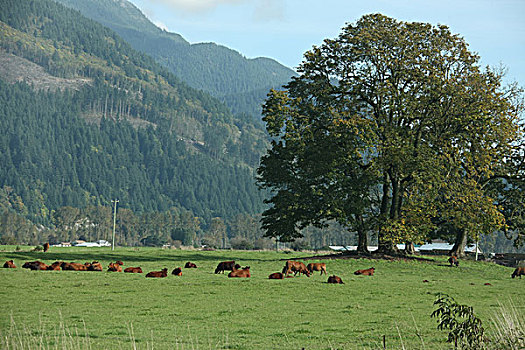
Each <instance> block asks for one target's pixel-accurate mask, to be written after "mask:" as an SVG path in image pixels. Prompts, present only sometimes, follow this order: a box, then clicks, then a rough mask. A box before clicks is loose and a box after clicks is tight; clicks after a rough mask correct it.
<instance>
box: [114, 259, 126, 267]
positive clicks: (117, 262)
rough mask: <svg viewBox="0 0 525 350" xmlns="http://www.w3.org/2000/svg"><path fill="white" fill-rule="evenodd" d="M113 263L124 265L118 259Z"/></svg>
mask: <svg viewBox="0 0 525 350" xmlns="http://www.w3.org/2000/svg"><path fill="white" fill-rule="evenodd" d="M115 264H117V265H120V266H122V265H124V263H123V262H122V261H120V260H117V261H115Z"/></svg>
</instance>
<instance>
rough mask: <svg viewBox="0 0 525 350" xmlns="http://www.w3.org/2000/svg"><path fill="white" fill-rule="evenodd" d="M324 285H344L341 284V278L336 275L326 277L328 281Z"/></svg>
mask: <svg viewBox="0 0 525 350" xmlns="http://www.w3.org/2000/svg"><path fill="white" fill-rule="evenodd" d="M326 283H338V284H345V283H344V282H343V280H342V279H341V277H339V276H336V275H332V276H330V277H328V281H327V282H326Z"/></svg>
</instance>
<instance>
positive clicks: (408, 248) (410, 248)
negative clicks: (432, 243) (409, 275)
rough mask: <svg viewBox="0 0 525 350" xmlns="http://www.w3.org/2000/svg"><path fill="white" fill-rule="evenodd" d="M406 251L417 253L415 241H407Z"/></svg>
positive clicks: (407, 252)
mask: <svg viewBox="0 0 525 350" xmlns="http://www.w3.org/2000/svg"><path fill="white" fill-rule="evenodd" d="M405 253H406V254H410V255H414V254H415V253H416V248H415V247H414V242H406V243H405Z"/></svg>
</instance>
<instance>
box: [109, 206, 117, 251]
mask: <svg viewBox="0 0 525 350" xmlns="http://www.w3.org/2000/svg"><path fill="white" fill-rule="evenodd" d="M111 203H114V204H115V205H114V206H113V239H112V241H111V250H115V226H116V225H117V203H118V199H112V200H111Z"/></svg>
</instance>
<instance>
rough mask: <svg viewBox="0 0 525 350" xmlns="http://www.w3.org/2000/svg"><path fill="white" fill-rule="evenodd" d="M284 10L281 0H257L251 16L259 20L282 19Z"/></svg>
mask: <svg viewBox="0 0 525 350" xmlns="http://www.w3.org/2000/svg"><path fill="white" fill-rule="evenodd" d="M284 12H285V9H284V4H283V1H282V0H260V1H257V5H256V7H255V12H254V14H253V17H254V19H255V20H256V21H260V22H271V21H282V20H284V18H285V16H284Z"/></svg>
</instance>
